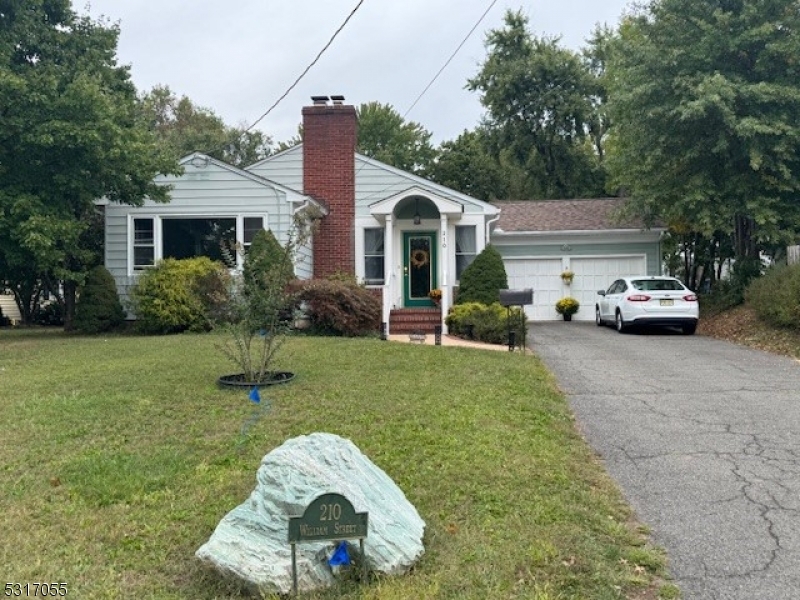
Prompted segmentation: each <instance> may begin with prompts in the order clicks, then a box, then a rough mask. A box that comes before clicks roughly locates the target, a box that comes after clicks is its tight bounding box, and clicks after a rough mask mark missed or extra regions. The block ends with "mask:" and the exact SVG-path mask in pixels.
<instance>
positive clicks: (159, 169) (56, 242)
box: [0, 0, 178, 327]
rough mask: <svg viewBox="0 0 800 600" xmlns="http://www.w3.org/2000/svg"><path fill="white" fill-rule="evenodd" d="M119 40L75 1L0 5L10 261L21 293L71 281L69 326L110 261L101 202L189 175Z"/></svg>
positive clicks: (1, 186) (0, 120) (139, 197)
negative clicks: (163, 144)
mask: <svg viewBox="0 0 800 600" xmlns="http://www.w3.org/2000/svg"><path fill="white" fill-rule="evenodd" d="M118 36H119V30H118V29H117V27H116V26H113V25H107V24H105V23H103V22H95V21H92V20H91V19H89V18H88V17H78V16H77V15H76V14H75V13H74V12H73V11H72V9H71V8H70V2H69V0H0V264H1V265H2V266H3V268H4V269H5V277H4V279H5V280H6V281H8V282H9V284H10V286H11V287H12V289H13V290H15V291H20V290H22V289H23V288H25V286H26V285H28V284H29V283H30V281H31V278H33V277H36V278H39V279H40V280H41V279H44V278H46V277H47V276H52V277H53V278H54V279H56V280H59V281H60V282H62V287H63V290H64V296H63V300H64V303H65V309H66V311H65V312H66V322H67V326H68V327H69V324H70V323H71V318H72V316H73V315H74V306H75V303H74V301H75V291H76V289H77V286H78V285H79V284H80V283H81V282H82V280H83V278H84V276H85V274H86V272H87V271H88V269H89V268H90V267H92V266H94V264H96V263H97V262H98V260H99V257H98V256H97V253H96V249H95V248H93V244H92V242H91V238H92V236H91V235H90V233H91V232H90V228H91V223H92V222H94V218H95V211H96V208H95V201H96V200H98V199H100V198H103V197H105V198H107V199H108V200H110V201H114V202H123V203H127V204H140V203H142V201H143V199H144V198H145V197H150V198H152V199H154V200H156V201H165V200H167V199H168V190H167V189H165V188H164V187H161V186H157V185H155V184H154V182H153V178H154V177H155V175H157V174H158V173H176V172H177V171H178V167H177V164H176V163H175V161H173V160H169V159H168V158H167V157H165V156H164V155H163V154H161V153H159V152H157V151H156V148H155V145H154V139H153V137H152V135H151V134H150V133H149V132H148V131H147V130H146V129H145V128H143V127H141V124H140V122H139V120H138V118H137V109H136V90H135V88H134V86H133V85H132V83H131V81H130V76H129V73H128V70H127V68H124V67H119V66H118V65H117V63H116V48H117V39H118ZM22 300H24V299H22V298H18V304H25V303H24V302H22ZM21 308H23V306H21Z"/></svg>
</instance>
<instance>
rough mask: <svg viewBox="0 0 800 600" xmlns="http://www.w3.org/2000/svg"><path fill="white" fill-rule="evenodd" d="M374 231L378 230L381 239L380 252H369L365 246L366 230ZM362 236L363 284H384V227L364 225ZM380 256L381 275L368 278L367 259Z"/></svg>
mask: <svg viewBox="0 0 800 600" xmlns="http://www.w3.org/2000/svg"><path fill="white" fill-rule="evenodd" d="M370 231H375V232H380V240H381V242H382V243H381V250H380V252H372V253H371V252H369V250H368V246H367V232H370ZM363 232H364V233H363V236H364V285H367V286H381V285H386V228H385V227H364V229H363ZM378 258H380V260H381V264H382V266H383V269H382V271H383V277H382V278H380V279H378V278H373V279H369V278H368V277H367V273H368V272H369V269H367V261H368V260H369V259H373V260H374V259H378Z"/></svg>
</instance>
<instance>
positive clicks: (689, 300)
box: [683, 294, 697, 302]
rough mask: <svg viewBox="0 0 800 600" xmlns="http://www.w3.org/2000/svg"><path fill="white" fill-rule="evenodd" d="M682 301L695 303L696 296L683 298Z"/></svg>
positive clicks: (691, 295)
mask: <svg viewBox="0 0 800 600" xmlns="http://www.w3.org/2000/svg"><path fill="white" fill-rule="evenodd" d="M683 299H684V300H686V302H697V296H695V295H694V294H689V295H688V296H684V297H683Z"/></svg>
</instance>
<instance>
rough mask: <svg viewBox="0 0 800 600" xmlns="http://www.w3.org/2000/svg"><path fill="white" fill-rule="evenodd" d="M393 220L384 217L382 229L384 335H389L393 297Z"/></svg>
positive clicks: (382, 317)
mask: <svg viewBox="0 0 800 600" xmlns="http://www.w3.org/2000/svg"><path fill="white" fill-rule="evenodd" d="M393 239H394V220H393V219H392V215H386V222H385V227H384V229H383V298H382V303H381V306H382V308H381V321H382V322H383V323H386V335H389V314H390V313H391V312H392V298H393V297H394V286H395V272H394V255H393V253H392V250H393V249H394V242H393Z"/></svg>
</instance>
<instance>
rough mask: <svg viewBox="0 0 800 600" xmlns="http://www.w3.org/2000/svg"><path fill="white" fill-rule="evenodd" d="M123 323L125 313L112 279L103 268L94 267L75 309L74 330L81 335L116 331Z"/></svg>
mask: <svg viewBox="0 0 800 600" xmlns="http://www.w3.org/2000/svg"><path fill="white" fill-rule="evenodd" d="M124 322H125V311H124V310H123V309H122V304H121V303H120V301H119V296H118V295H117V286H116V284H115V283H114V277H112V275H111V273H109V272H108V269H106V268H105V267H103V266H97V267H94V268H93V269H92V270H90V271H89V273H88V275H87V276H86V283H85V284H84V285H83V288H82V289H81V292H80V296H79V298H78V302H77V305H76V307H75V322H74V327H75V329H76V330H77V331H80V332H82V333H100V332H103V331H111V330H113V329H117V328H118V327H121V326H122V324H123V323H124Z"/></svg>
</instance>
